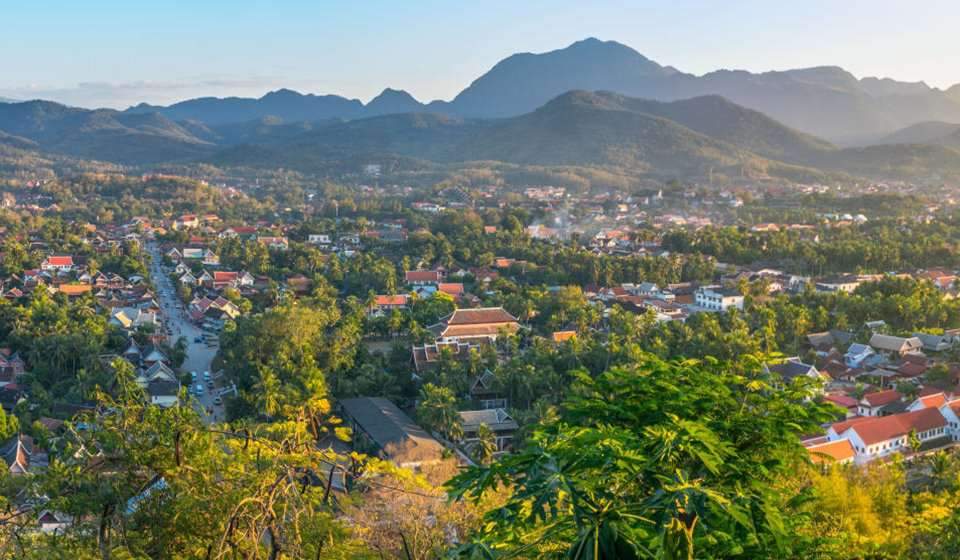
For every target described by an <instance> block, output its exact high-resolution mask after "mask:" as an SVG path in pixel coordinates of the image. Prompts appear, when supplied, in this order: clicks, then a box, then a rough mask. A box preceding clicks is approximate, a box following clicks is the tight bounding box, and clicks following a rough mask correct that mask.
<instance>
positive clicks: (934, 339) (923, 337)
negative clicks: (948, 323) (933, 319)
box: [913, 331, 957, 352]
mask: <svg viewBox="0 0 960 560" xmlns="http://www.w3.org/2000/svg"><path fill="white" fill-rule="evenodd" d="M913 338H918V339H920V342H921V343H922V344H923V350H925V351H927V352H943V351H945V350H949V349H951V348H953V346H954V345H955V344H956V343H957V335H956V333H955V332H952V331H947V332H945V333H943V334H927V333H922V332H915V333H913Z"/></svg>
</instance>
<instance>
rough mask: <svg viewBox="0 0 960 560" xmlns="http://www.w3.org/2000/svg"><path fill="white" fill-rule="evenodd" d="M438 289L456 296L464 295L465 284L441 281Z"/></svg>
mask: <svg viewBox="0 0 960 560" xmlns="http://www.w3.org/2000/svg"><path fill="white" fill-rule="evenodd" d="M437 289H438V290H440V291H441V292H443V293H445V294H450V295H451V296H454V297H460V296H462V295H463V284H461V283H459V282H444V283H440V284H438V285H437Z"/></svg>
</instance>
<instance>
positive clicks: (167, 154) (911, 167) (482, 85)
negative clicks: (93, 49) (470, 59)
mask: <svg viewBox="0 0 960 560" xmlns="http://www.w3.org/2000/svg"><path fill="white" fill-rule="evenodd" d="M953 122H958V123H960V86H954V87H952V88H950V89H948V90H946V91H941V90H938V89H934V88H930V87H928V86H927V85H926V84H923V83H908V82H897V81H894V80H890V79H877V78H864V79H861V80H858V79H856V78H855V77H853V76H852V75H850V74H849V73H847V72H845V71H843V70H842V69H839V68H835V67H820V68H810V69H803V70H791V71H785V72H767V73H763V74H751V73H749V72H744V71H726V70H722V71H718V72H713V73H709V74H705V75H703V76H694V75H692V74H686V73H683V72H681V71H679V70H677V69H675V68H673V67H670V66H662V65H660V64H658V63H656V62H654V61H651V60H649V59H647V58H645V57H643V56H642V55H640V54H639V53H637V52H636V51H634V50H633V49H630V48H629V47H626V46H624V45H621V44H619V43H615V42H609V41H608V42H604V41H599V40H596V39H587V40H584V41H580V42H577V43H574V44H573V45H570V46H569V47H567V48H565V49H560V50H557V51H551V52H548V53H543V54H517V55H513V56H511V57H508V58H506V59H504V60H503V61H501V62H499V63H498V64H496V65H495V66H494V67H493V68H492V69H491V70H490V71H489V72H487V73H485V74H484V75H482V76H480V77H479V78H477V79H476V80H475V81H474V82H473V83H471V84H470V85H469V87H467V88H466V89H465V90H464V91H463V92H461V93H460V94H459V95H457V96H456V97H455V98H454V99H453V100H451V101H449V102H444V101H434V102H431V103H429V104H423V103H420V102H419V101H417V100H416V99H414V98H413V96H411V95H410V94H409V93H407V92H404V91H402V90H396V89H389V88H388V89H385V90H384V91H383V92H382V93H381V94H380V95H378V96H377V97H375V98H374V99H372V100H371V101H370V102H368V103H366V104H364V103H362V102H361V101H359V100H356V99H347V98H345V97H340V96H336V95H312V94H308V95H304V94H300V93H298V92H295V91H292V90H287V89H282V90H278V91H274V92H271V93H268V94H267V95H265V96H263V97H261V98H259V99H250V98H237V97H234V98H226V99H218V98H199V99H192V100H187V101H183V102H180V103H176V104H173V105H170V106H166V107H161V106H152V105H147V104H140V105H137V106H135V107H131V108H130V109H127V110H125V111H116V110H111V109H97V110H87V109H79V108H73V107H67V106H64V105H61V104H58V103H53V102H49V101H29V102H17V103H2V104H0V145H2V146H7V147H9V148H12V149H17V150H30V151H34V152H38V153H39V152H46V153H50V154H60V155H68V156H74V157H79V158H85V159H98V160H104V161H109V162H114V163H121V164H133V165H138V164H155V163H163V162H171V161H179V162H191V161H209V162H214V163H219V164H234V165H261V166H284V167H289V168H293V169H301V170H305V171H316V170H317V169H320V168H322V167H323V166H324V165H326V164H327V163H329V162H330V161H344V160H348V159H351V158H357V157H371V156H376V155H385V154H390V155H395V156H399V157H405V158H415V159H417V160H422V161H429V162H435V163H450V162H464V161H478V160H490V161H501V162H509V163H513V164H521V165H543V166H571V165H575V166H601V167H607V168H617V169H621V170H629V172H630V173H631V174H650V175H657V176H664V177H665V176H689V175H701V176H702V175H704V174H707V173H712V172H713V171H714V170H724V171H727V172H733V173H741V174H743V173H747V172H748V171H749V173H751V174H757V173H759V174H765V173H770V174H772V175H781V176H796V175H797V174H798V173H800V174H805V175H806V176H808V177H809V176H810V174H811V173H819V172H822V171H825V172H828V173H833V172H845V173H851V174H854V175H873V176H882V177H887V176H897V177H916V176H928V175H937V174H943V173H946V174H955V173H960V151H958V150H960V125H954V124H951V123H953ZM854 137H860V138H869V139H871V143H872V144H875V145H869V146H861V147H858V148H842V147H837V146H838V145H840V146H843V145H844V144H846V143H848V142H849V141H850V139H851V138H854ZM823 138H826V139H823Z"/></svg>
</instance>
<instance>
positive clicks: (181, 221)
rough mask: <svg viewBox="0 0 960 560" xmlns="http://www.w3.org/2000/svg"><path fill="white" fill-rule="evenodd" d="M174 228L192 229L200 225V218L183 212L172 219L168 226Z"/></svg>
mask: <svg viewBox="0 0 960 560" xmlns="http://www.w3.org/2000/svg"><path fill="white" fill-rule="evenodd" d="M170 227H171V228H172V229H174V230H181V229H193V228H198V227H200V219H199V218H197V216H196V214H184V215H182V216H180V217H179V218H177V219H176V220H174V221H173V224H171V226H170Z"/></svg>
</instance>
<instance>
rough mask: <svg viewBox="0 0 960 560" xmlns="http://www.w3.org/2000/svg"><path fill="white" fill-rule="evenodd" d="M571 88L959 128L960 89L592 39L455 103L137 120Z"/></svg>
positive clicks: (786, 116) (830, 126)
mask: <svg viewBox="0 0 960 560" xmlns="http://www.w3.org/2000/svg"><path fill="white" fill-rule="evenodd" d="M571 90H587V91H612V92H616V93H620V94H623V95H627V96H631V97H641V98H645V99H655V100H661V101H672V100H678V99H687V98H691V97H699V96H704V95H719V96H722V97H725V98H726V99H729V100H730V101H732V102H734V103H737V104H739V105H742V106H744V107H747V108H750V109H754V110H756V111H760V112H762V113H764V114H766V115H768V116H769V117H771V118H773V119H776V120H778V121H780V122H782V123H784V124H786V125H787V126H790V127H792V128H795V129H797V130H801V131H804V132H806V133H809V134H813V135H816V136H819V137H822V138H826V139H828V140H831V141H835V142H840V143H852V144H867V143H871V142H875V141H876V140H878V139H879V138H881V137H883V136H885V135H887V134H890V133H892V132H894V131H896V130H897V129H900V128H904V127H907V126H910V125H913V124H916V123H920V122H924V121H947V122H960V90H958V88H957V86H954V88H951V89H949V90H947V91H941V90H938V89H935V88H931V87H930V86H928V85H927V84H925V83H923V82H899V81H896V80H892V79H889V78H882V79H880V78H863V79H860V80H858V79H857V78H856V77H854V76H853V75H852V74H850V73H849V72H847V71H846V70H844V69H842V68H839V67H836V66H821V67H815V68H804V69H796V70H786V71H775V72H762V73H753V72H748V71H744V70H727V69H721V70H717V71H714V72H709V73H707V74H704V75H702V76H697V75H694V74H689V73H685V72H682V71H680V70H677V69H676V68H673V67H672V66H664V65H661V64H659V63H657V62H654V61H652V60H650V59H648V58H646V57H644V56H643V55H641V54H640V53H638V52H637V51H635V50H634V49H632V48H630V47H627V46H625V45H622V44H620V43H617V42H615V41H600V40H598V39H593V38H590V39H585V40H583V41H578V42H576V43H573V44H572V45H570V46H568V47H566V48H563V49H558V50H554V51H550V52H546V53H540V54H532V53H520V54H514V55H511V56H509V57H507V58H505V59H504V60H502V61H500V62H498V63H497V64H495V65H494V66H493V67H492V68H491V69H490V70H489V71H488V72H486V73H485V74H483V75H481V76H480V77H478V78H477V79H476V80H474V81H473V83H471V84H470V85H469V86H468V87H467V88H465V89H464V90H463V91H461V92H460V93H459V94H458V95H457V96H456V97H455V98H454V99H453V100H452V101H449V102H446V101H433V102H431V103H429V104H423V103H421V102H419V101H417V100H416V99H414V98H413V96H411V95H410V94H409V93H407V92H405V91H402V90H394V89H386V90H384V91H383V93H381V94H380V95H378V96H377V97H376V98H374V99H373V100H371V101H370V103H368V104H367V105H364V104H363V103H361V102H360V101H358V100H356V99H347V98H344V97H341V96H338V95H304V94H300V93H297V92H294V91H291V90H286V89H283V90H278V91H275V92H271V93H268V94H267V95H265V96H263V97H261V98H259V99H251V98H236V97H232V98H225V99H217V98H212V97H208V98H199V99H192V100H187V101H183V102H180V103H176V104H174V105H171V106H169V107H157V106H150V105H145V104H142V105H139V106H136V107H132V108H131V109H129V110H128V111H129V112H139V113H142V112H160V113H161V114H163V115H165V116H167V117H168V118H170V119H173V120H177V121H179V120H184V119H191V120H197V121H202V122H204V123H206V124H208V125H222V124H227V123H240V122H248V121H254V120H259V119H263V118H265V117H277V118H280V119H282V120H284V121H287V122H290V121H318V120H327V119H332V118H342V119H354V118H362V117H370V116H378V115H383V114H389V113H407V112H417V111H430V112H439V113H446V114H451V115H457V116H460V117H465V118H502V117H511V116H517V115H521V114H525V113H529V112H531V111H533V110H535V109H537V108H538V107H541V106H543V105H544V104H545V103H546V102H547V101H549V100H551V99H553V98H554V97H556V96H558V95H560V94H563V93H566V92H568V91H571Z"/></svg>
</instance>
